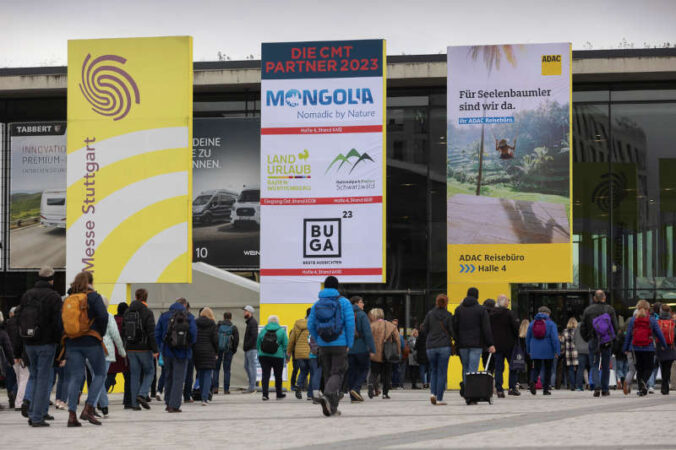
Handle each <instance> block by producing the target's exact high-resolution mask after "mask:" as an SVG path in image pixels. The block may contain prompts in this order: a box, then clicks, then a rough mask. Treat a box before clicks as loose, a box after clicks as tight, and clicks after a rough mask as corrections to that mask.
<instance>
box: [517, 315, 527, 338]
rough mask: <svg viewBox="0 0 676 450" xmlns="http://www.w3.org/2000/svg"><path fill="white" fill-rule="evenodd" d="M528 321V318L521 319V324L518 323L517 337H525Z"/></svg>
mask: <svg viewBox="0 0 676 450" xmlns="http://www.w3.org/2000/svg"><path fill="white" fill-rule="evenodd" d="M529 324H530V322H528V319H523V320H522V321H521V325H519V337H520V338H525V337H526V334H527V333H528V325H529Z"/></svg>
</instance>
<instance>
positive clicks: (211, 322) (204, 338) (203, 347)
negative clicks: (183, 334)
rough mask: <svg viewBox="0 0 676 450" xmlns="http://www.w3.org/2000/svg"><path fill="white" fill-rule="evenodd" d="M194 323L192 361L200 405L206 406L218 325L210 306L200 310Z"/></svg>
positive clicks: (216, 344)
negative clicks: (198, 387)
mask: <svg viewBox="0 0 676 450" xmlns="http://www.w3.org/2000/svg"><path fill="white" fill-rule="evenodd" d="M195 325H197V342H195V346H194V347H193V362H194V363H195V369H197V380H198V381H199V385H200V396H201V398H202V406H207V402H208V401H209V393H210V392H211V379H212V378H213V375H214V369H215V368H216V359H217V358H218V327H217V326H216V317H215V316H214V312H213V311H212V310H211V308H203V309H202V310H201V311H200V316H199V317H198V318H197V320H196V321H195Z"/></svg>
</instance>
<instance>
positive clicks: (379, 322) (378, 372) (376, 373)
mask: <svg viewBox="0 0 676 450" xmlns="http://www.w3.org/2000/svg"><path fill="white" fill-rule="evenodd" d="M369 315H370V316H371V318H372V319H373V321H372V322H371V333H372V334H373V341H374V344H375V349H376V351H375V352H373V354H372V355H371V375H370V377H369V383H368V396H369V398H373V397H374V396H375V395H376V394H375V393H376V392H377V391H378V377H380V380H381V382H382V385H383V399H385V400H387V399H389V398H390V396H389V392H390V389H391V387H392V365H393V363H391V362H389V361H388V360H387V358H386V357H385V355H384V350H385V344H386V343H391V342H393V343H394V344H395V345H393V346H392V348H396V351H397V354H398V355H399V356H400V357H401V344H400V343H399V342H400V340H399V330H397V327H396V326H395V325H394V324H393V323H392V322H388V321H386V320H385V313H384V312H383V310H382V309H380V308H374V309H372V310H371V311H370V312H369ZM395 364H396V363H395Z"/></svg>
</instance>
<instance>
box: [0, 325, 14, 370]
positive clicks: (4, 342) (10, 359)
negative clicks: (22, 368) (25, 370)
mask: <svg viewBox="0 0 676 450" xmlns="http://www.w3.org/2000/svg"><path fill="white" fill-rule="evenodd" d="M0 347H2V350H3V351H4V353H5V359H6V361H0V364H1V363H3V362H5V363H7V364H9V365H10V366H11V365H13V364H14V350H13V349H12V343H11V342H10V340H9V336H8V335H7V332H6V331H5V330H4V329H3V328H0Z"/></svg>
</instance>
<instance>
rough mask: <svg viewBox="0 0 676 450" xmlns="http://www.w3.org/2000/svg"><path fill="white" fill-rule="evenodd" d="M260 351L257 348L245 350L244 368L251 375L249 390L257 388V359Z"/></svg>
mask: <svg viewBox="0 0 676 450" xmlns="http://www.w3.org/2000/svg"><path fill="white" fill-rule="evenodd" d="M257 359H258V352H257V351H256V350H247V351H246V352H244V370H246V374H247V376H248V377H249V390H250V391H255V390H256V360H257Z"/></svg>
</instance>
